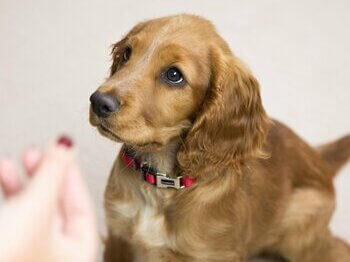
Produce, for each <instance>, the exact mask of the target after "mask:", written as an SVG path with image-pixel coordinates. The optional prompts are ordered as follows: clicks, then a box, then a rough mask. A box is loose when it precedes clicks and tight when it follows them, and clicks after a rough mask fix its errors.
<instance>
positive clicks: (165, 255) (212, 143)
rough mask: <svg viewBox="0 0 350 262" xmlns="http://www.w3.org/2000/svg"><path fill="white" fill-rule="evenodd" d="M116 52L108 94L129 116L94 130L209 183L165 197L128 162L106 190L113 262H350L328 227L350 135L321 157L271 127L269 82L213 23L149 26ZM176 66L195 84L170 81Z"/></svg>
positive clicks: (176, 19)
mask: <svg viewBox="0 0 350 262" xmlns="http://www.w3.org/2000/svg"><path fill="white" fill-rule="evenodd" d="M127 47H131V48H132V54H131V57H130V59H129V60H128V61H123V52H124V50H125V48H127ZM112 55H113V64H112V67H111V74H110V77H109V78H108V79H107V81H106V82H105V83H104V84H103V85H102V86H101V87H100V88H99V91H100V92H103V93H108V94H110V95H113V96H116V97H118V99H119V100H120V101H121V108H120V110H119V111H118V112H117V113H115V114H113V115H112V116H109V117H108V118H98V117H97V116H96V115H95V114H94V113H93V112H92V111H91V113H90V122H91V123H92V124H93V125H94V126H97V128H98V129H99V131H100V132H101V133H102V134H103V135H105V136H107V137H109V138H110V139H113V140H115V141H122V142H124V143H125V145H124V146H127V147H129V148H132V149H133V150H134V151H135V153H136V154H137V155H138V156H139V157H141V158H142V159H143V160H145V161H147V162H149V163H151V165H153V166H154V167H156V168H157V169H158V170H161V171H163V172H167V173H168V174H170V175H171V176H173V177H176V176H178V175H183V174H186V175H190V176H191V177H195V178H196V179H197V182H196V184H195V185H194V186H192V187H189V188H186V189H183V190H178V191H177V190H173V189H157V188H156V187H154V186H152V185H149V184H147V183H145V182H144V181H143V179H142V178H141V176H140V174H139V173H138V172H136V171H134V170H132V169H128V168H126V167H125V165H124V163H123V162H122V161H121V158H120V156H118V157H117V159H116V161H115V164H114V166H113V169H112V172H111V175H110V178H109V181H108V185H107V188H106V192H105V210H106V223H107V228H108V234H109V235H108V239H107V241H106V250H105V255H104V257H105V261H109V262H111V261H120V262H124V261H125V262H126V261H152V262H153V261H167V262H170V261H191V262H195V261H244V260H245V259H246V258H248V257H250V256H254V255H257V254H261V253H269V254H277V255H280V256H283V257H284V258H286V259H288V260H290V261H298V262H299V261H303V262H308V261H317V262H322V261H324V262H326V261H327V262H338V261H339V262H340V261H344V262H346V261H350V248H349V246H348V245H347V244H346V243H345V242H343V241H341V240H339V239H337V238H336V237H334V236H333V235H332V234H331V232H330V231H329V226H328V224H329V220H330V218H331V215H332V212H333V210H334V205H335V204H334V188H333V181H332V178H333V177H334V175H335V173H336V171H337V170H338V169H339V168H340V167H341V165H342V164H344V163H345V162H346V161H347V160H348V159H349V155H350V137H349V136H348V137H344V138H343V139H340V140H338V141H336V142H335V143H330V144H328V145H325V146H323V147H320V148H319V149H315V148H312V147H310V146H309V145H307V144H306V143H305V142H304V141H302V140H301V139H300V138H299V137H298V136H297V135H296V134H295V133H294V132H293V131H291V130H290V129H289V128H288V127H286V126H284V125H283V124H281V123H279V122H277V121H273V120H271V119H269V118H268V116H267V115H266V113H265V111H264V108H263V106H262V103H261V98H260V94H259V84H258V82H257V80H256V79H255V78H254V76H253V75H252V74H251V72H250V71H249V70H248V68H247V67H246V66H245V65H244V64H243V63H242V62H241V61H240V60H239V59H238V58H237V57H236V56H235V55H233V54H232V52H231V51H230V49H229V47H228V45H227V44H226V43H225V41H224V40H223V39H222V38H221V37H220V36H219V35H218V34H217V33H216V31H215V28H214V27H213V25H212V24H211V23H210V22H209V21H207V20H205V19H203V18H200V17H197V16H192V15H178V16H170V17H165V18H159V19H154V20H150V21H146V22H143V23H140V24H138V25H136V26H135V27H134V28H133V29H132V30H131V31H130V32H129V33H128V34H127V35H126V36H125V38H124V39H122V40H121V41H120V42H118V43H117V44H115V45H114V46H113V51H112ZM170 65H171V66H174V65H175V66H176V67H178V68H179V69H180V70H181V71H182V73H183V75H184V77H185V79H186V84H185V85H184V86H181V87H173V86H169V85H167V84H166V83H164V82H163V81H161V79H160V77H159V75H160V74H161V73H162V71H163V70H164V68H167V67H169V66H170Z"/></svg>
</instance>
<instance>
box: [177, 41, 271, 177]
mask: <svg viewBox="0 0 350 262" xmlns="http://www.w3.org/2000/svg"><path fill="white" fill-rule="evenodd" d="M210 59H211V80H210V86H209V87H208V91H207V94H206V97H205V99H204V102H203V105H202V108H201V110H200V112H199V113H198V115H197V116H196V119H195V121H194V124H193V126H192V128H191V129H190V130H189V132H188V133H187V135H186V136H185V138H184V144H183V146H182V147H181V148H180V150H179V153H178V162H179V165H180V166H181V167H182V168H183V169H184V170H185V172H188V173H190V174H191V175H194V176H196V175H198V174H196V173H198V172H200V170H202V171H204V170H203V169H204V168H207V167H210V166H211V167H215V166H217V165H237V164H239V163H242V161H244V159H246V158H247V157H249V156H258V157H262V156H263V152H262V150H261V147H262V144H263V142H264V139H265V134H266V132H267V127H268V121H269V120H268V118H267V116H266V113H265V110H264V108H263V106H262V103H261V98H260V92H259V84H258V82H257V80H256V79H255V78H254V77H253V76H252V74H251V72H250V71H249V70H248V69H247V68H246V67H245V65H243V63H242V62H241V61H240V60H239V59H238V58H236V57H234V56H233V55H232V54H231V52H229V51H223V50H222V49H221V48H216V47H212V48H211V52H210Z"/></svg>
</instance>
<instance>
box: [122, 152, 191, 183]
mask: <svg viewBox="0 0 350 262" xmlns="http://www.w3.org/2000/svg"><path fill="white" fill-rule="evenodd" d="M121 158H122V160H123V162H124V164H125V165H126V166H127V167H129V168H132V169H134V170H137V171H140V173H141V175H142V177H143V179H144V180H145V181H146V182H147V183H149V184H151V185H155V186H157V187H159V188H176V189H181V188H185V187H190V186H192V185H193V184H194V183H195V182H196V179H195V178H190V177H189V176H179V177H177V178H172V177H169V176H167V174H164V173H160V172H158V171H157V170H156V169H155V168H153V167H151V166H150V165H148V164H147V163H146V162H141V159H139V158H138V157H136V156H135V155H134V154H133V153H132V152H130V151H128V150H127V149H126V148H125V147H123V149H122V153H121Z"/></svg>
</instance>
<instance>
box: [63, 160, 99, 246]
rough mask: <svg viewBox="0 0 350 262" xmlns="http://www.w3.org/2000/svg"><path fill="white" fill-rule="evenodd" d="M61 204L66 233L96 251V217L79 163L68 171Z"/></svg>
mask: <svg viewBox="0 0 350 262" xmlns="http://www.w3.org/2000/svg"><path fill="white" fill-rule="evenodd" d="M62 193H63V195H62V198H61V202H62V203H61V206H62V209H63V210H62V211H63V215H64V227H63V230H64V232H63V233H64V234H65V235H66V236H67V237H69V238H71V239H74V240H75V241H76V242H77V243H80V245H82V246H81V247H82V248H84V250H90V251H91V252H92V253H94V252H95V249H96V243H97V229H96V219H95V215H94V210H93V204H92V201H91V199H90V196H89V192H88V188H87V185H86V183H85V181H84V180H83V178H82V176H81V173H80V170H79V168H78V166H77V165H72V166H71V167H70V168H69V169H68V172H67V176H66V179H65V181H64V191H63V192H62Z"/></svg>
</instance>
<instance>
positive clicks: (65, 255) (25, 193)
mask: <svg viewBox="0 0 350 262" xmlns="http://www.w3.org/2000/svg"><path fill="white" fill-rule="evenodd" d="M74 155H75V154H74V153H73V150H70V149H67V148H64V147H63V146H57V145H54V144H52V145H50V146H49V148H48V149H46V150H45V151H39V150H36V149H30V150H28V151H27V152H25V154H24V156H23V161H22V162H23V168H24V170H25V172H26V175H27V177H28V182H27V183H26V184H24V183H23V182H22V181H21V179H20V178H19V175H18V170H17V169H16V167H15V165H14V163H13V161H12V160H10V159H6V158H3V159H1V160H0V184H1V189H2V190H3V193H4V196H5V198H6V201H5V203H4V204H3V205H2V206H1V209H0V228H1V234H0V261H11V262H17V261H18V262H23V261H27V262H41V261H42V262H47V261H52V262H55V261H57V262H59V261H60V262H61V261H67V262H70V261H72V262H73V261H87V262H89V261H91V262H92V261H95V259H96V246H97V237H96V235H97V233H96V225H95V217H94V213H93V208H92V206H91V200H90V197H89V195H88V190H87V187H86V185H85V182H84V181H83V179H82V177H81V173H80V171H79V168H78V166H77V164H76V160H75V157H74Z"/></svg>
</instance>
